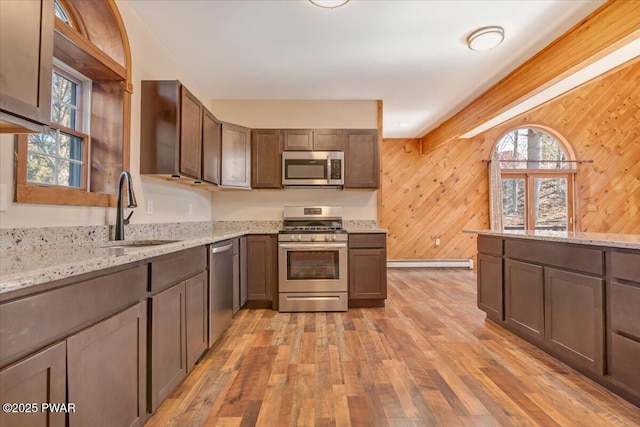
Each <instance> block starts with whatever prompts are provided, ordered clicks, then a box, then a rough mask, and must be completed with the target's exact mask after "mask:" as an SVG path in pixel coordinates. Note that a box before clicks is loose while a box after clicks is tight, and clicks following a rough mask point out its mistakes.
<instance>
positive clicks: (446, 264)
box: [387, 259, 473, 269]
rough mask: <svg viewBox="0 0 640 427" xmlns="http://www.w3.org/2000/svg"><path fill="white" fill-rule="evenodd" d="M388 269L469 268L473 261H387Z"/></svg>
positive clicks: (471, 267) (471, 266)
mask: <svg viewBox="0 0 640 427" xmlns="http://www.w3.org/2000/svg"><path fill="white" fill-rule="evenodd" d="M387 267H388V268H461V267H462V268H469V269H473V260H472V259H394V260H388V261H387Z"/></svg>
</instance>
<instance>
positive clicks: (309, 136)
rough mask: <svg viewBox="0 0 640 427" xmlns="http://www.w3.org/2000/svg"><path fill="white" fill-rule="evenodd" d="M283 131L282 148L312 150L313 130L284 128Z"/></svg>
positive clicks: (287, 149)
mask: <svg viewBox="0 0 640 427" xmlns="http://www.w3.org/2000/svg"><path fill="white" fill-rule="evenodd" d="M282 132H283V133H284V149H285V150H286V151H311V150H313V131H312V130H311V129H286V130H283V131H282Z"/></svg>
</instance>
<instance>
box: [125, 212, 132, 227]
mask: <svg viewBox="0 0 640 427" xmlns="http://www.w3.org/2000/svg"><path fill="white" fill-rule="evenodd" d="M131 215H133V211H131V212H129V215H128V216H127V217H126V218H125V219H124V223H125V225H128V224H129V219H130V218H131Z"/></svg>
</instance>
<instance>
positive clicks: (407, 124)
mask: <svg viewBox="0 0 640 427" xmlns="http://www.w3.org/2000/svg"><path fill="white" fill-rule="evenodd" d="M398 126H400V127H401V128H406V127H407V126H409V123H407V122H401V123H398Z"/></svg>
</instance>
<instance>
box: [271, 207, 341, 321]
mask: <svg viewBox="0 0 640 427" xmlns="http://www.w3.org/2000/svg"><path fill="white" fill-rule="evenodd" d="M283 216H284V227H283V230H282V231H281V232H280V234H279V235H278V285H279V286H278V287H279V295H278V297H279V311H284V312H293V311H347V308H348V298H347V292H348V286H349V283H348V280H347V271H348V269H347V259H348V258H347V242H348V236H347V232H346V231H345V230H344V229H343V228H342V208H341V207H338V206H308V207H302V206H285V208H284V215H283Z"/></svg>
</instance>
